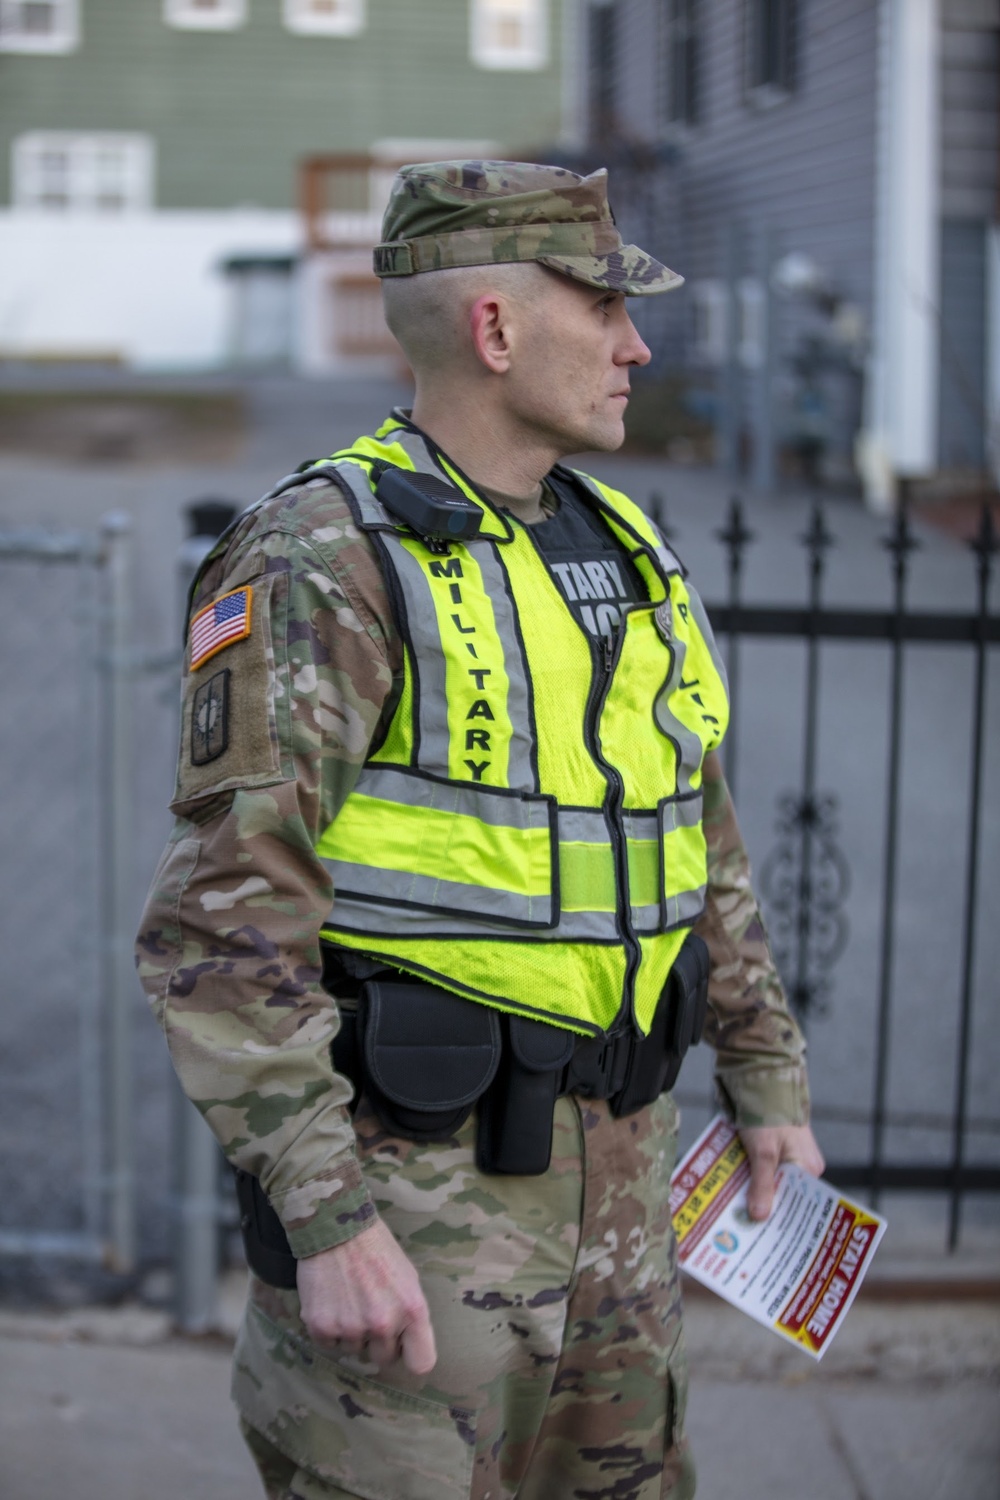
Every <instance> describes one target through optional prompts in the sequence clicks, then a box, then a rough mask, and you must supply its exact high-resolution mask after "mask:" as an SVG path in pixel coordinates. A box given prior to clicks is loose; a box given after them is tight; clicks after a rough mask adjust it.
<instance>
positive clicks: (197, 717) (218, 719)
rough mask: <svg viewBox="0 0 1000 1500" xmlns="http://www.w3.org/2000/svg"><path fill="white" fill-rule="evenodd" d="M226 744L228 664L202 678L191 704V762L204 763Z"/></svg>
mask: <svg viewBox="0 0 1000 1500" xmlns="http://www.w3.org/2000/svg"><path fill="white" fill-rule="evenodd" d="M228 746H229V668H228V667H223V669H222V671H221V672H216V674H215V676H214V677H210V678H209V679H208V681H207V682H203V683H202V685H201V687H200V688H199V689H198V691H197V692H196V693H195V695H194V702H193V703H192V705H191V764H192V765H193V766H205V765H207V764H208V762H209V761H210V760H216V759H218V757H219V756H220V755H221V754H222V753H223V751H224V750H226V749H227V748H228Z"/></svg>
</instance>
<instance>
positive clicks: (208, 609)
mask: <svg viewBox="0 0 1000 1500" xmlns="http://www.w3.org/2000/svg"><path fill="white" fill-rule="evenodd" d="M252 601H253V589H252V588H250V586H249V584H246V585H244V587H243V588H241V589H233V590H232V592H231V593H228V594H223V596H222V598H221V599H216V601H215V603H214V604H208V605H206V606H205V608H204V609H200V610H199V611H198V613H197V614H196V615H195V616H194V617H193V619H192V621H191V632H190V634H191V671H192V672H194V671H195V670H196V669H197V668H198V667H200V666H202V665H203V663H204V662H206V661H208V659H209V657H210V656H215V655H216V654H217V652H219V651H224V650H225V649H226V647H227V646H232V645H234V644H235V643H236V641H244V640H246V638H247V636H248V635H249V634H250V606H251V603H252Z"/></svg>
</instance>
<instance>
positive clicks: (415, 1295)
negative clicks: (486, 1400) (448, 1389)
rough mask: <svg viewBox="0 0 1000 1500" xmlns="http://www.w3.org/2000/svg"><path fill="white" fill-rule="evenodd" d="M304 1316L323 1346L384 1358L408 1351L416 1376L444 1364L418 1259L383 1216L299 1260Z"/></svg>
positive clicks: (378, 1361) (381, 1362) (378, 1360)
mask: <svg viewBox="0 0 1000 1500" xmlns="http://www.w3.org/2000/svg"><path fill="white" fill-rule="evenodd" d="M298 1287H299V1302H300V1304H301V1309H302V1321H303V1322H304V1323H305V1325H306V1329H307V1331H308V1333H309V1337H310V1338H311V1339H312V1340H313V1341H314V1342H315V1343H317V1344H334V1343H337V1344H341V1345H345V1346H346V1347H347V1348H349V1349H350V1350H351V1351H352V1353H356V1354H358V1353H364V1354H365V1355H366V1356H367V1357H368V1358H369V1359H373V1360H374V1361H375V1363H376V1364H378V1365H381V1366H384V1365H391V1364H393V1363H394V1362H395V1361H396V1360H397V1359H399V1358H400V1356H402V1359H403V1362H404V1364H405V1365H406V1367H407V1369H408V1370H411V1371H412V1372H413V1374H414V1375H427V1374H429V1372H430V1371H431V1370H433V1368H434V1365H435V1363H436V1362H437V1349H436V1348H435V1345H434V1330H433V1328H432V1327H431V1319H430V1313H429V1312H428V1310H427V1302H426V1299H425V1297H424V1294H423V1291H422V1290H421V1287H420V1280H419V1278H418V1276H417V1273H416V1270H415V1269H414V1267H413V1265H412V1263H411V1261H410V1260H409V1259H408V1257H407V1256H406V1255H404V1254H403V1251H402V1250H401V1249H400V1248H399V1245H398V1244H397V1242H396V1240H395V1239H394V1237H393V1235H392V1233H391V1232H390V1230H388V1229H387V1228H386V1226H385V1224H384V1223H383V1222H382V1220H381V1219H376V1220H375V1222H374V1224H372V1225H371V1226H370V1227H369V1228H368V1229H363V1230H362V1231H361V1233H360V1234H357V1235H355V1236H354V1237H353V1239H349V1240H345V1241H344V1243H343V1244H342V1245H335V1246H334V1247H333V1249H332V1250H321V1251H320V1253H319V1254H318V1255H310V1256H307V1257H306V1258H305V1259H304V1260H300V1261H299V1266H298Z"/></svg>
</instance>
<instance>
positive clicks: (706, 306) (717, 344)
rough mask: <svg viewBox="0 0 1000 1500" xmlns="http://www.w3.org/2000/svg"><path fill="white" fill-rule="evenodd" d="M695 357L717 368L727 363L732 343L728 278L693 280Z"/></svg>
mask: <svg viewBox="0 0 1000 1500" xmlns="http://www.w3.org/2000/svg"><path fill="white" fill-rule="evenodd" d="M691 302H692V315H691V316H692V327H691V358H692V361H693V362H694V363H695V364H698V365H709V366H711V367H713V368H714V367H717V366H719V365H724V364H725V362H726V352H727V349H728V345H729V298H728V296H727V294H726V284H725V282H724V281H715V280H711V281H709V280H706V281H693V282H692V283H691Z"/></svg>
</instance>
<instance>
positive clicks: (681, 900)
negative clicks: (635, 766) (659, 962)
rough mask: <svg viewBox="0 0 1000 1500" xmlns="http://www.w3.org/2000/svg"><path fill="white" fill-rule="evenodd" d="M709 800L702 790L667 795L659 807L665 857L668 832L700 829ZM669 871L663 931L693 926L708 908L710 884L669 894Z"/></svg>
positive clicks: (662, 913)
mask: <svg viewBox="0 0 1000 1500" xmlns="http://www.w3.org/2000/svg"><path fill="white" fill-rule="evenodd" d="M704 802H705V799H704V797H703V795H702V793H701V792H700V791H699V792H697V793H696V794H695V795H694V796H691V797H664V799H663V801H662V802H661V803H660V805H659V808H658V809H657V816H658V818H659V825H660V833H661V836H662V838H663V840H664V843H663V846H662V848H663V853H662V854H661V858H665V857H666V851H667V847H668V846H667V844H666V838H667V835H668V834H671V833H673V832H674V831H675V830H676V829H678V828H697V827H699V825H700V824H701V820H702V812H703V810H704ZM665 891H666V871H665V870H664V871H663V872H662V874H661V878H660V892H661V911H660V918H661V930H662V931H668V932H669V931H670V930H671V928H674V927H690V926H692V925H693V924H694V923H695V922H696V921H697V920H698V918H699V917H700V916H701V914H702V912H703V911H704V910H705V896H706V892H707V887H706V886H699V887H698V888H697V889H695V890H693V891H677V892H676V893H675V894H674V895H673V896H665V895H663V894H662V893H663V892H665Z"/></svg>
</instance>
